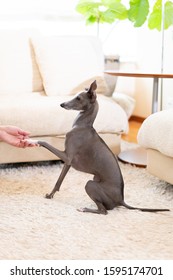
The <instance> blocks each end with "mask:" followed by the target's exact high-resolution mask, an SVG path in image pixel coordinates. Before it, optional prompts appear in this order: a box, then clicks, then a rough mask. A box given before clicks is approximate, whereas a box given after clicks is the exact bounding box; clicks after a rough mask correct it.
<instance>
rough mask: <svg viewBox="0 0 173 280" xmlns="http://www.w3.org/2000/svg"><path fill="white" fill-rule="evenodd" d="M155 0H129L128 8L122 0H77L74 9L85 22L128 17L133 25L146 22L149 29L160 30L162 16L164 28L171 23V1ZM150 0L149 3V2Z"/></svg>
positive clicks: (100, 21) (99, 21)
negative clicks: (152, 2) (153, 0)
mask: <svg viewBox="0 0 173 280" xmlns="http://www.w3.org/2000/svg"><path fill="white" fill-rule="evenodd" d="M162 1H164V0H156V1H155V2H154V5H153V4H151V1H149V0H130V1H127V2H128V8H127V7H126V6H125V5H124V4H122V0H79V2H78V4H77V6H76V11H77V12H79V13H80V14H82V15H83V16H84V17H85V20H86V24H93V23H97V24H98V26H99V24H100V23H113V22H114V21H116V20H126V19H128V20H129V21H131V22H132V23H133V25H134V27H140V26H142V25H143V24H144V23H146V22H147V23H148V27H149V29H157V30H159V31H160V30H161V28H162V18H163V16H164V29H168V28H169V27H170V26H171V25H173V2H172V1H170V0H168V1H164V2H163V3H164V15H163V14H162V8H163V3H162ZM149 2H150V3H149Z"/></svg>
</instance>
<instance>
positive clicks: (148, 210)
mask: <svg viewBox="0 0 173 280" xmlns="http://www.w3.org/2000/svg"><path fill="white" fill-rule="evenodd" d="M121 205H122V206H124V207H125V208H127V209H130V210H139V211H142V212H165V211H170V209H150V208H140V207H132V206H130V205H128V204H126V203H125V202H122V204H121Z"/></svg>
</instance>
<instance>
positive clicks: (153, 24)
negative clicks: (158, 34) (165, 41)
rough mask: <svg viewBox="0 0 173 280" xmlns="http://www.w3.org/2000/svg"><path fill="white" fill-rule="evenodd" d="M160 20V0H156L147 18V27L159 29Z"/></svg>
mask: <svg viewBox="0 0 173 280" xmlns="http://www.w3.org/2000/svg"><path fill="white" fill-rule="evenodd" d="M161 21H162V0H157V1H156V3H155V4H154V7H153V11H152V13H151V14H150V16H149V19H148V27H149V28H150V29H155V28H156V29H157V30H159V31H160V30H161Z"/></svg>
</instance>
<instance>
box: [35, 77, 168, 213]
mask: <svg viewBox="0 0 173 280" xmlns="http://www.w3.org/2000/svg"><path fill="white" fill-rule="evenodd" d="M96 88H97V84H96V81H94V82H93V83H92V84H91V85H90V87H89V89H86V90H84V91H83V92H81V93H79V94H77V95H76V96H75V97H74V98H73V99H72V100H71V101H68V102H64V103H62V104H60V106H61V107H62V108H64V109H67V110H71V109H72V110H78V111H80V112H79V114H78V116H77V117H76V119H75V121H74V123H73V126H72V130H71V131H70V132H68V133H67V135H66V140H65V150H64V151H60V150H58V149H56V148H54V147H53V146H51V145H49V144H48V143H47V142H43V141H38V142H37V143H38V145H40V146H42V147H44V148H46V149H48V150H49V151H50V152H52V153H54V154H55V155H57V156H58V157H59V158H60V159H61V160H62V161H63V162H64V166H63V169H62V171H61V174H60V176H59V178H58V181H57V183H56V185H55V187H54V189H53V190H52V192H51V193H50V194H47V195H46V198H53V196H54V194H55V193H56V192H57V191H59V189H60V186H61V184H62V181H63V179H64V177H65V176H66V174H67V172H68V170H69V168H70V167H71V166H72V167H73V168H75V169H76V170H79V171H82V172H86V173H90V174H93V175H94V177H93V180H90V181H88V182H87V184H86V186H85V190H86V192H87V194H88V195H89V197H90V198H91V199H92V200H93V201H94V202H95V204H96V205H97V209H89V208H82V209H78V211H81V212H90V213H96V214H107V210H112V209H113V208H115V207H118V206H124V207H126V208H128V209H133V210H141V211H147V212H157V211H169V209H148V208H137V207H132V206H129V205H127V204H126V203H125V201H124V181H123V176H122V173H121V170H120V167H119V164H118V161H117V159H116V156H115V155H114V154H113V153H112V151H111V150H110V149H109V147H108V146H107V145H106V143H105V142H104V141H103V140H102V138H100V136H99V135H98V134H97V132H96V130H95V129H94V128H93V123H94V120H95V118H96V116H97V112H98V102H97V96H96V92H95V91H96Z"/></svg>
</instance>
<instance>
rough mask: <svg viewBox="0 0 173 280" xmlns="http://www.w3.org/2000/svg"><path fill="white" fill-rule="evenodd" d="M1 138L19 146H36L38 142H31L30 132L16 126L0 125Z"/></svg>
mask: <svg viewBox="0 0 173 280" xmlns="http://www.w3.org/2000/svg"><path fill="white" fill-rule="evenodd" d="M0 139H1V140H2V141H4V142H6V143H8V144H10V145H12V146H15V147H18V148H26V147H35V146H37V144H36V143H30V142H28V141H27V140H28V139H29V132H27V131H24V130H22V129H21V128H19V127H16V126H10V125H9V126H0Z"/></svg>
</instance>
